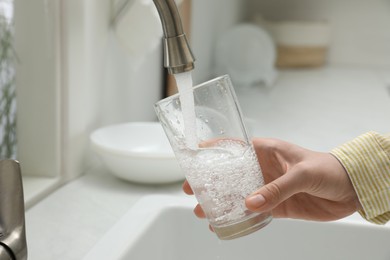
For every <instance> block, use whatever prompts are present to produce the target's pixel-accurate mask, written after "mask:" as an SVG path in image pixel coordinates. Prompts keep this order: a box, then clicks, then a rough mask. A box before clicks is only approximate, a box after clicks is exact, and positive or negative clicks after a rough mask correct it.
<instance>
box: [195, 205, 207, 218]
mask: <svg viewBox="0 0 390 260" xmlns="http://www.w3.org/2000/svg"><path fill="white" fill-rule="evenodd" d="M194 213H195V215H196V216H197V217H198V218H206V214H204V211H203V209H202V207H201V206H200V205H199V204H198V205H196V207H195V208H194Z"/></svg>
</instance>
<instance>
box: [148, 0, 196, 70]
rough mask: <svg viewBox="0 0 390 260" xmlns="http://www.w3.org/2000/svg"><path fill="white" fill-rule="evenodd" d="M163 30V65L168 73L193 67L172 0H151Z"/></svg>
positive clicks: (193, 59)
mask: <svg viewBox="0 0 390 260" xmlns="http://www.w3.org/2000/svg"><path fill="white" fill-rule="evenodd" d="M153 2H154V4H155V5H156V8H157V11H158V13H159V15H160V19H161V23H162V27H163V31H164V67H166V68H167V69H168V72H169V73H170V74H177V73H182V72H185V71H190V70H193V69H194V61H195V58H194V56H193V54H192V51H191V48H190V45H189V44H188V41H187V37H186V35H185V33H184V30H183V25H182V22H181V18H180V14H179V11H178V10H177V6H176V3H175V1H174V0H153Z"/></svg>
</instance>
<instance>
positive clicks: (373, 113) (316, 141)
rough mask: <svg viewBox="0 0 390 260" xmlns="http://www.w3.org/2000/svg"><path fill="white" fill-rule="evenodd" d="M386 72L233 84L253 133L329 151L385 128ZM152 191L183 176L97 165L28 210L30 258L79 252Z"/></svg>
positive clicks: (296, 75)
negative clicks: (154, 178)
mask: <svg viewBox="0 0 390 260" xmlns="http://www.w3.org/2000/svg"><path fill="white" fill-rule="evenodd" d="M388 71H390V70H385V69H381V70H379V69H378V70H372V69H364V68H353V69H351V68H344V67H337V68H334V67H332V68H321V69H313V70H290V71H283V72H281V73H280V74H279V77H278V80H277V82H276V85H275V86H273V87H271V88H260V87H258V88H252V89H245V90H243V89H240V88H239V87H236V90H237V95H238V98H239V101H240V103H241V106H242V108H243V113H244V115H245V117H247V118H249V119H250V120H249V122H250V123H249V124H250V128H251V129H252V133H253V135H254V136H265V137H276V138H281V139H284V140H287V141H291V142H294V143H297V144H299V145H302V146H305V147H307V148H311V149H315V150H319V151H328V150H329V149H331V148H333V147H335V146H337V145H339V144H341V143H343V142H345V141H348V140H350V139H352V138H353V137H355V136H357V135H359V134H361V133H364V132H366V131H369V130H376V131H378V132H386V131H390V87H389V86H390V76H388V75H390V73H389V74H387V72H388ZM150 194H171V195H177V196H185V195H184V194H183V192H182V191H181V182H180V183H176V184H171V185H162V186H161V185H156V186H150V185H149V186H143V185H137V184H133V183H129V182H124V181H121V180H119V179H117V178H115V177H113V176H112V175H110V174H107V172H106V171H105V170H104V169H103V168H102V167H100V166H99V165H97V166H96V167H95V168H93V169H90V170H89V171H88V172H87V173H86V174H85V175H84V176H82V177H80V178H78V179H76V180H74V181H72V182H70V183H68V184H67V185H64V186H63V187H61V188H59V189H58V190H57V191H55V192H54V193H52V194H51V195H50V196H48V197H47V198H45V199H44V200H42V201H41V202H40V203H38V204H36V205H35V206H33V207H32V208H30V209H29V210H28V211H27V212H26V226H27V242H28V250H29V259H39V260H52V259H56V260H61V259H66V260H73V259H75V260H76V259H77V260H79V259H82V258H83V256H85V254H86V253H87V252H88V251H89V250H90V249H91V248H92V247H93V246H94V245H95V243H96V242H97V241H98V240H99V239H100V238H101V237H102V236H103V235H104V234H105V233H106V232H107V231H108V230H109V229H110V228H111V227H112V226H113V225H114V224H115V223H116V222H117V221H118V220H119V219H120V218H121V217H122V216H123V215H124V214H125V213H126V212H127V211H128V210H129V209H130V208H131V207H132V205H134V203H136V202H137V201H138V200H139V199H140V198H142V197H144V196H147V195H150ZM354 218H356V219H357V220H358V221H361V220H360V219H359V217H357V216H354Z"/></svg>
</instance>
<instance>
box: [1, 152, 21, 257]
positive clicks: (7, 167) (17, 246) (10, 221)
mask: <svg viewBox="0 0 390 260" xmlns="http://www.w3.org/2000/svg"><path fill="white" fill-rule="evenodd" d="M3 259H4V260H5V259H16V260H25V259H27V242H26V230H25V217H24V197H23V184H22V175H21V171H20V166H19V162H17V161H15V160H0V260H3Z"/></svg>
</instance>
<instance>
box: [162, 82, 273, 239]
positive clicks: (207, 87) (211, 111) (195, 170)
mask: <svg viewBox="0 0 390 260" xmlns="http://www.w3.org/2000/svg"><path fill="white" fill-rule="evenodd" d="M193 94H194V105H195V119H194V120H195V124H194V125H195V128H196V130H195V131H194V132H196V142H197V146H196V147H193V146H191V147H190V146H189V145H188V144H187V141H186V140H187V139H186V133H187V134H188V131H185V130H184V120H183V113H182V109H181V102H180V98H179V94H176V95H173V96H170V97H168V98H166V99H163V100H161V101H159V102H157V103H156V104H155V110H156V113H157V116H158V118H159V120H160V122H161V124H162V126H163V128H164V130H165V133H166V135H167V137H168V139H169V141H170V144H171V146H172V148H173V151H174V153H175V156H176V158H177V160H178V162H179V165H180V167H181V169H182V170H183V171H184V174H185V176H186V178H187V180H188V182H189V184H190V186H191V188H192V189H193V191H194V194H195V197H196V199H197V200H198V202H199V204H200V205H201V207H202V209H203V211H204V212H205V214H206V217H207V219H208V220H209V223H210V224H211V226H212V227H213V229H214V231H215V233H216V234H217V236H218V237H219V238H220V239H223V240H228V239H234V238H237V237H241V236H244V235H247V234H250V233H252V232H254V231H256V230H258V229H260V228H262V227H264V226H266V225H267V224H268V223H269V222H270V221H271V220H272V215H271V214H270V213H269V212H265V213H255V212H251V211H249V210H248V209H247V208H246V206H245V198H246V197H247V196H248V195H249V194H250V193H252V192H254V191H256V190H257V189H258V188H259V187H261V186H262V185H264V180H263V176H262V173H261V168H260V165H259V162H258V160H257V156H256V153H255V152H254V149H253V145H252V142H251V141H250V139H249V137H248V134H247V131H246V129H245V126H244V123H243V117H242V114H241V110H240V107H239V104H238V101H237V97H236V95H235V93H234V89H233V87H232V83H231V81H230V78H229V76H227V75H225V76H222V77H218V78H216V79H213V80H210V81H208V82H205V83H203V84H200V85H198V86H195V87H194V88H193Z"/></svg>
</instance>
